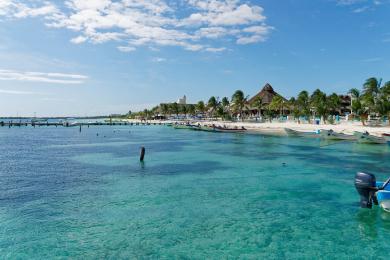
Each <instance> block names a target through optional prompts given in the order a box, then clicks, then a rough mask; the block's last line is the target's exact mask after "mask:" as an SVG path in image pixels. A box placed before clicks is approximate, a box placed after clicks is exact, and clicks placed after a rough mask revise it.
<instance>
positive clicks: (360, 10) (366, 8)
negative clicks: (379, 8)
mask: <svg viewBox="0 0 390 260" xmlns="http://www.w3.org/2000/svg"><path fill="white" fill-rule="evenodd" d="M368 9H370V7H368V6H363V7H360V8H356V9H354V10H353V11H352V12H354V13H363V12H365V11H367V10H368Z"/></svg>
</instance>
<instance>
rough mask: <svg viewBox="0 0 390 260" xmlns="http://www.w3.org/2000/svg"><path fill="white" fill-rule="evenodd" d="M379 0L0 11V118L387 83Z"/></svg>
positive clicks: (54, 4)
mask: <svg viewBox="0 0 390 260" xmlns="http://www.w3.org/2000/svg"><path fill="white" fill-rule="evenodd" d="M389 14H390V1H389V0H374V1H373V0H283V1H282V0H279V1H277V0H258V1H238V0H234V1H230V0H229V1H226V0H211V1H205V0H180V1H173V0H168V1H167V0H146V1H145V0H144V1H140V0H116V1H113V0H112V1H111V0H68V1H43V0H42V1H41V0H30V1H23V0H0V115H1V116H16V115H24V116H32V115H33V114H34V112H36V113H37V115H38V116H61V115H81V116H84V115H99V114H109V113H125V112H127V111H128V110H132V111H136V110H140V109H143V108H145V107H149V108H150V107H152V106H153V105H156V104H159V103H160V102H169V101H175V100H176V99H177V98H178V97H180V96H182V95H183V94H186V95H187V97H188V99H189V101H190V102H196V101H198V100H205V101H206V100H207V99H208V98H209V97H210V96H212V95H215V96H219V97H223V96H228V97H230V96H231V95H232V93H233V92H234V91H235V90H237V89H242V90H243V91H244V92H245V93H246V94H248V95H254V94H255V93H257V92H258V91H259V90H260V89H261V87H262V86H263V85H264V84H265V83H267V82H269V83H270V84H271V85H273V86H274V88H275V90H276V91H278V92H279V93H280V94H282V95H284V96H286V97H291V96H295V95H296V94H297V93H298V92H299V91H300V90H302V89H306V90H308V91H313V90H314V89H316V88H320V89H322V90H323V91H325V92H327V93H331V92H337V93H346V92H347V91H348V90H349V89H350V88H352V87H361V85H362V83H363V82H364V80H365V79H366V78H368V77H371V76H377V77H383V78H384V80H386V81H387V80H390V63H389V62H388V61H389V60H390V26H389V25H390V15H389Z"/></svg>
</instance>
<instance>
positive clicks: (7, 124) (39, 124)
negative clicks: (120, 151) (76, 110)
mask: <svg viewBox="0 0 390 260" xmlns="http://www.w3.org/2000/svg"><path fill="white" fill-rule="evenodd" d="M167 124H168V123H167V122H73V123H72V122H34V121H27V122H22V121H19V122H15V121H1V120H0V127H9V128H11V127H27V126H32V127H43V126H54V127H59V126H62V127H80V126H87V127H89V126H124V125H127V126H133V125H135V126H138V125H143V126H147V125H167Z"/></svg>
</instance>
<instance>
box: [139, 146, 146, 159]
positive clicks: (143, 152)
mask: <svg viewBox="0 0 390 260" xmlns="http://www.w3.org/2000/svg"><path fill="white" fill-rule="evenodd" d="M144 157H145V147H143V146H142V147H141V153H140V155H139V160H140V161H141V162H143V161H144Z"/></svg>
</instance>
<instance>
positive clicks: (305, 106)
mask: <svg viewBox="0 0 390 260" xmlns="http://www.w3.org/2000/svg"><path fill="white" fill-rule="evenodd" d="M297 105H298V108H299V111H300V114H299V115H300V116H305V117H309V116H310V98H309V92H307V91H306V90H303V91H301V92H300V93H299V94H298V98H297Z"/></svg>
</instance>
